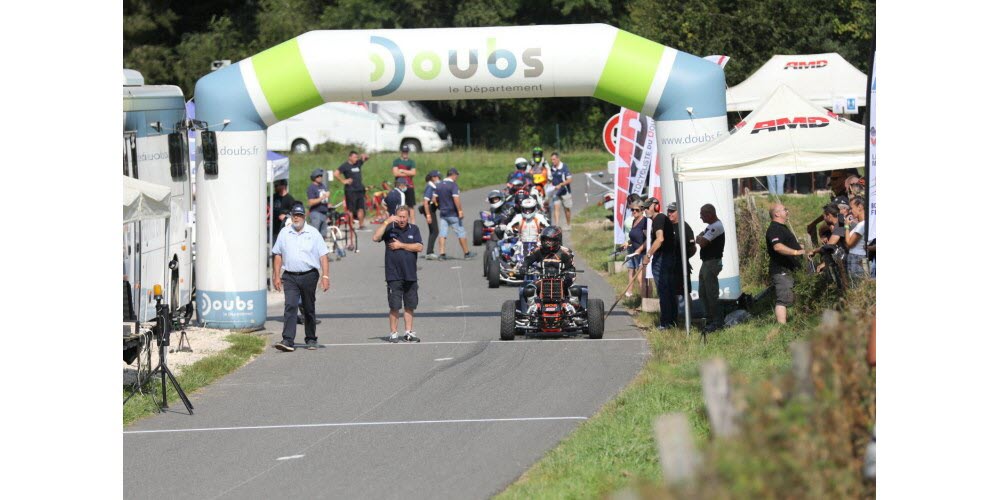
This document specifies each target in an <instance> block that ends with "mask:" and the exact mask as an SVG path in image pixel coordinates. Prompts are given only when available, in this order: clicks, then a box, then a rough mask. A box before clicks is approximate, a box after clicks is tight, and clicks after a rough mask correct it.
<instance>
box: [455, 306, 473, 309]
mask: <svg viewBox="0 0 1000 500" xmlns="http://www.w3.org/2000/svg"><path fill="white" fill-rule="evenodd" d="M470 307H472V306H455V309H468V308H470Z"/></svg>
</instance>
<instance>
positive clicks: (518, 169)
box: [507, 158, 531, 188]
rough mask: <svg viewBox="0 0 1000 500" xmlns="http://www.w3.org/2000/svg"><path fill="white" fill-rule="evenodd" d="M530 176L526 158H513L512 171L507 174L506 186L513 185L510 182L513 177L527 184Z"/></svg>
mask: <svg viewBox="0 0 1000 500" xmlns="http://www.w3.org/2000/svg"><path fill="white" fill-rule="evenodd" d="M530 178H531V177H530V176H529V175H528V160H525V159H524V158H518V159H516V160H514V171H513V172H511V173H510V175H508V176H507V187H508V188H511V187H513V184H512V182H513V181H514V179H521V180H522V181H524V183H525V184H529V179H530Z"/></svg>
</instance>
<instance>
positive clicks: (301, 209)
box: [292, 203, 306, 215]
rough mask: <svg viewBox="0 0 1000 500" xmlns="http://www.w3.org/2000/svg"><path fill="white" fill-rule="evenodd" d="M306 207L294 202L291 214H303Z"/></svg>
mask: <svg viewBox="0 0 1000 500" xmlns="http://www.w3.org/2000/svg"><path fill="white" fill-rule="evenodd" d="M305 214H306V209H305V207H303V206H302V204H301V203H296V204H294V205H292V215H305Z"/></svg>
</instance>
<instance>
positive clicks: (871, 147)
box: [865, 55, 875, 243]
mask: <svg viewBox="0 0 1000 500" xmlns="http://www.w3.org/2000/svg"><path fill="white" fill-rule="evenodd" d="M874 60H875V56H874V55H873V56H872V86H871V89H870V90H869V92H871V94H870V97H869V98H868V106H869V108H868V165H867V166H866V168H865V177H867V178H868V217H867V218H866V219H865V221H866V222H865V230H866V231H867V232H868V243H871V242H872V241H874V240H875V62H874Z"/></svg>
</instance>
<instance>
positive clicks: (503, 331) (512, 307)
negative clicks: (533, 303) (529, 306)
mask: <svg viewBox="0 0 1000 500" xmlns="http://www.w3.org/2000/svg"><path fill="white" fill-rule="evenodd" d="M516 308H517V302H516V301H513V300H506V301H504V303H503V306H501V307H500V340H514V335H515V334H516V332H517V313H516Z"/></svg>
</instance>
